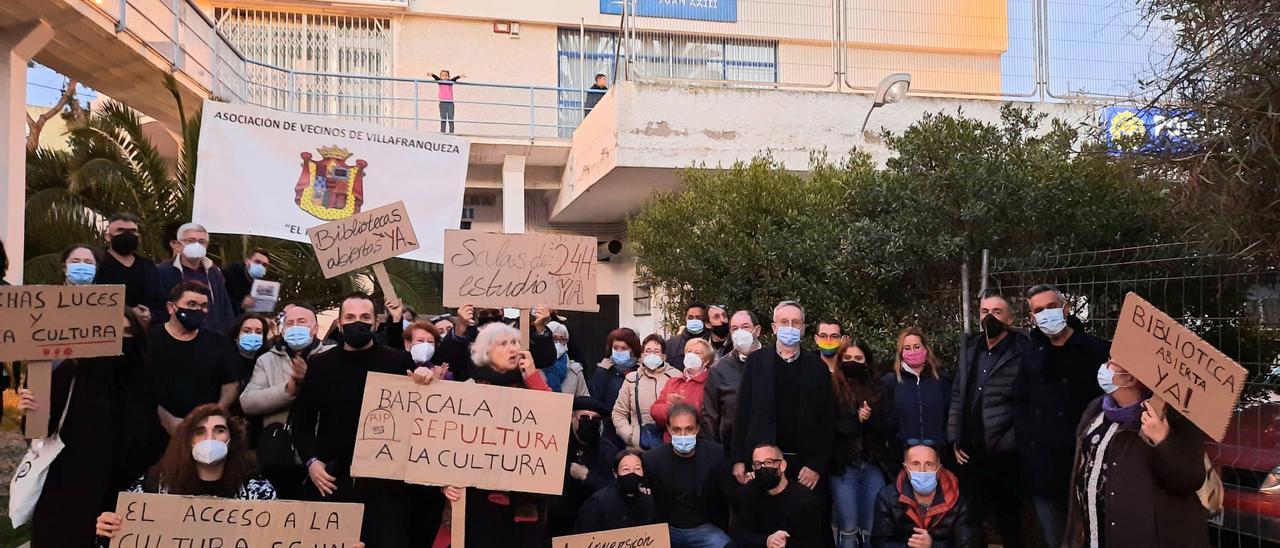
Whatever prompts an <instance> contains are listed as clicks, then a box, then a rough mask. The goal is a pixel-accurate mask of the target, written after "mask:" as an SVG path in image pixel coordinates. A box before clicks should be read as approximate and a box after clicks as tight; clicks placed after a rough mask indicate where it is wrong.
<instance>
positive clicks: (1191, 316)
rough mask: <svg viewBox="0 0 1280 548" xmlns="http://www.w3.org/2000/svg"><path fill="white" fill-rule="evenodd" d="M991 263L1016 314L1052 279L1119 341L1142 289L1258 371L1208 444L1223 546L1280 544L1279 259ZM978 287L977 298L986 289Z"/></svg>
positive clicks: (1143, 256) (1206, 248)
mask: <svg viewBox="0 0 1280 548" xmlns="http://www.w3.org/2000/svg"><path fill="white" fill-rule="evenodd" d="M991 264H992V266H991V268H990V272H989V273H988V275H987V276H986V282H987V283H986V289H987V290H988V291H993V292H999V293H1000V294H1003V295H1005V296H1007V297H1009V298H1010V301H1011V302H1012V304H1013V306H1014V308H1015V315H1016V317H1019V318H1030V317H1031V315H1030V314H1029V313H1028V312H1027V310H1026V300H1025V299H1020V298H1015V297H1020V296H1022V295H1023V294H1025V292H1026V290H1027V289H1028V288H1030V287H1032V286H1034V285H1036V284H1041V283H1052V284H1054V285H1056V286H1057V287H1058V288H1059V289H1061V290H1062V292H1063V293H1064V294H1065V295H1066V297H1067V300H1068V301H1070V302H1071V303H1072V304H1073V307H1074V309H1075V310H1076V312H1077V314H1078V315H1079V317H1080V318H1081V319H1082V320H1084V321H1085V323H1086V325H1087V329H1088V330H1089V331H1090V332H1092V333H1094V334H1096V335H1098V336H1101V337H1105V338H1110V337H1111V334H1112V333H1113V332H1114V331H1115V327H1116V322H1117V317H1118V315H1119V313H1120V307H1121V304H1122V303H1123V301H1124V297H1125V294H1127V293H1128V292H1130V291H1132V292H1135V293H1137V294H1138V295H1141V296H1142V297H1143V298H1145V299H1147V300H1148V301H1150V302H1151V303H1152V304H1154V305H1156V306H1158V307H1159V308H1160V309H1161V310H1164V311H1165V312H1166V313H1168V314H1169V315H1170V316H1173V317H1174V318H1176V319H1178V320H1179V321H1180V322H1181V323H1183V325H1186V326H1187V327H1189V328H1191V329H1192V330H1194V331H1196V332H1197V333H1198V334H1199V335H1200V336H1201V337H1203V338H1204V339H1205V340H1206V341H1208V342H1210V343H1211V344H1213V345H1214V346H1216V347H1217V348H1218V349H1219V350H1221V351H1222V352H1224V353H1226V354H1227V355H1228V356H1230V357H1231V358H1233V359H1235V360H1236V361H1237V362H1239V363H1240V364H1241V365H1243V366H1244V367H1245V368H1246V369H1248V370H1249V372H1250V377H1249V381H1248V383H1247V384H1246V388H1245V393H1244V396H1243V397H1242V398H1241V402H1240V404H1239V405H1238V406H1237V409H1236V413H1235V415H1234V416H1233V418H1232V422H1231V425H1230V427H1229V428H1228V430H1227V435H1226V438H1225V439H1224V440H1223V441H1222V443H1211V444H1210V445H1209V446H1208V455H1209V457H1210V459H1212V460H1213V462H1214V464H1215V465H1216V466H1217V467H1218V469H1219V471H1220V473H1221V474H1222V480H1223V483H1224V485H1225V495H1224V511H1223V513H1222V514H1221V515H1220V516H1215V518H1214V519H1213V521H1214V522H1215V523H1216V524H1217V527H1214V528H1213V530H1212V533H1211V534H1212V537H1213V540H1214V541H1215V542H1216V543H1217V544H1218V545H1219V546H1236V545H1243V546H1262V545H1265V544H1266V543H1268V542H1276V541H1280V477H1277V475H1276V468H1277V466H1278V465H1280V375H1278V373H1280V270H1278V268H1280V267H1278V266H1277V265H1278V263H1277V260H1276V259H1275V258H1274V257H1271V256H1268V255H1265V254H1263V253H1260V252H1258V251H1257V250H1256V249H1248V248H1245V249H1241V248H1240V246H1237V245H1208V244H1206V243H1205V242H1194V243H1181V244H1172V245H1156V246H1145V247H1128V248H1122V249H1111V250H1104V251H1090V252H1082V253H1069V254H1063V255H1054V256H1050V257H1044V258H1036V259H1002V258H999V257H996V258H993V259H992V261H991ZM979 279H980V280H981V276H979ZM975 289H976V290H975V292H974V293H973V296H974V300H973V301H972V302H976V298H977V296H978V290H980V289H981V288H975ZM974 310H975V314H976V307H975V308H974ZM1028 327H1029V326H1028Z"/></svg>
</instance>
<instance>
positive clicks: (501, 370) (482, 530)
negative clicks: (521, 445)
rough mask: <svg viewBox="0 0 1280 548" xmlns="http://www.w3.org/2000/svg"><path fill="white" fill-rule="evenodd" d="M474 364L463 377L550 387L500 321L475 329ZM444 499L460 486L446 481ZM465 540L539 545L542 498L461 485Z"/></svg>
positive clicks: (516, 335) (543, 526)
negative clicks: (453, 485) (465, 488)
mask: <svg viewBox="0 0 1280 548" xmlns="http://www.w3.org/2000/svg"><path fill="white" fill-rule="evenodd" d="M471 358H472V360H471V361H473V362H475V364H476V368H475V371H474V373H473V375H472V377H471V379H470V380H469V381H468V382H474V383H479V384H488V385H493V386H505V387H508V388H520V389H523V390H540V391H543V392H551V387H549V386H547V383H546V380H545V379H544V378H543V376H542V375H539V374H538V370H537V368H536V367H534V363H533V356H532V355H531V354H530V353H529V352H527V351H524V350H522V349H521V347H520V332H519V331H517V330H516V329H515V328H514V327H511V326H509V325H506V324H504V323H501V322H492V323H490V324H488V325H486V326H485V327H483V328H481V329H480V333H479V335H477V337H476V342H475V344H473V345H472V346H471ZM444 495H445V498H447V499H448V500H449V501H452V502H456V501H458V500H461V498H462V496H463V491H462V490H461V489H459V488H457V487H445V488H444ZM466 497H467V502H466V508H467V512H466V516H467V518H466V531H467V544H468V545H471V546H506V547H515V548H535V547H536V548H543V547H544V546H545V545H546V543H547V541H548V537H547V500H546V497H544V496H541V495H534V494H529V493H513V492H507V491H489V490H486V489H476V488H471V489H467V490H466Z"/></svg>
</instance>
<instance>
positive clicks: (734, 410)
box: [699, 351, 746, 447]
mask: <svg viewBox="0 0 1280 548" xmlns="http://www.w3.org/2000/svg"><path fill="white" fill-rule="evenodd" d="M745 368H746V363H745V360H742V359H739V358H738V353H737V352H732V351H731V352H730V353H729V354H726V355H725V356H723V357H721V358H720V359H718V360H716V363H715V365H713V366H712V367H711V372H710V373H707V380H706V382H704V383H703V384H702V422H701V426H700V427H699V429H700V432H701V433H702V434H705V435H706V436H707V437H710V438H711V439H712V440H715V441H716V442H718V443H720V445H723V446H725V447H732V446H733V445H732V444H733V441H732V440H733V421H734V419H736V418H737V414H738V387H739V386H741V385H742V371H743V369H745Z"/></svg>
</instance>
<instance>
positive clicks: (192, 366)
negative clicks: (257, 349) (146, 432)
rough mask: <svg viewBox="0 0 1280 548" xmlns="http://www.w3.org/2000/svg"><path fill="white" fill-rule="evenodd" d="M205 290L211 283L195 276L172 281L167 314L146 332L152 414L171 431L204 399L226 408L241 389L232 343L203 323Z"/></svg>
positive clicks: (207, 300)
mask: <svg viewBox="0 0 1280 548" xmlns="http://www.w3.org/2000/svg"><path fill="white" fill-rule="evenodd" d="M209 295H210V292H209V288H208V287H207V286H205V285H204V284H202V283H199V282H182V283H180V284H178V285H176V286H174V288H173V290H172V291H171V292H170V294H169V302H168V303H167V304H166V307H167V308H168V320H167V321H165V322H164V323H162V324H158V325H153V326H151V331H150V332H149V333H148V339H149V340H150V342H151V345H150V346H151V347H150V353H149V354H150V356H149V357H150V367H151V369H152V370H153V373H152V374H151V375H150V378H151V379H152V382H153V383H154V385H155V403H156V404H157V408H156V414H157V415H158V416H159V417H160V424H161V426H163V427H164V429H165V431H166V432H168V433H170V434H172V433H173V431H174V429H176V428H177V427H178V425H179V424H181V423H182V417H185V416H187V413H190V412H191V410H192V409H195V408H196V407H199V406H200V405H203V404H206V403H216V404H218V405H219V406H220V407H222V408H223V409H230V408H231V404H232V403H233V402H235V400H236V398H237V397H238V396H239V395H240V394H239V389H240V381H239V379H240V374H239V371H238V369H239V365H238V363H237V360H236V355H235V352H234V351H233V350H232V346H231V343H229V342H227V339H226V338H224V337H223V336H222V335H219V334H217V333H215V332H213V331H212V330H209V329H203V328H201V325H203V324H204V318H205V314H207V313H208V311H209ZM166 443H167V440H166Z"/></svg>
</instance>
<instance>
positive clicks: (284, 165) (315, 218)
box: [192, 101, 471, 263]
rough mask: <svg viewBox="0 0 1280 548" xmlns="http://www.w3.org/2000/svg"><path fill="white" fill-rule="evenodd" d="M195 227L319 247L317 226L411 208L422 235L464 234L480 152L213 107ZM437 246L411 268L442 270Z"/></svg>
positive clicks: (368, 129) (348, 125) (420, 135)
mask: <svg viewBox="0 0 1280 548" xmlns="http://www.w3.org/2000/svg"><path fill="white" fill-rule="evenodd" d="M201 124H202V125H201V128H200V150H199V157H198V158H199V163H198V167H197V170H196V189H195V206H194V211H193V214H192V220H194V221H195V222H198V223H201V224H203V225H204V226H205V227H206V228H208V229H209V231H210V232H219V233H229V234H250V235H256V236H271V237H274V238H283V239H286V240H293V241H297V242H308V243H309V242H310V240H309V239H308V238H307V234H306V230H307V228H310V227H312V226H315V225H318V224H321V223H326V222H329V221H336V220H338V219H345V218H347V217H350V216H352V215H355V214H357V213H360V212H361V211H364V210H366V209H370V208H372V207H373V206H381V205H384V204H390V203H393V202H397V201H403V202H404V205H405V207H406V208H407V209H408V210H409V211H412V212H413V226H414V228H416V229H417V230H418V233H419V234H427V235H436V234H441V233H443V232H444V230H445V229H450V228H458V226H459V222H460V220H461V218H462V192H463V187H464V186H465V184H466V178H467V162H468V159H469V156H470V150H471V145H470V142H468V141H467V140H466V139H463V138H460V137H455V136H452V135H440V134H435V133H425V132H416V131H410V130H404V129H395V128H389V127H385V126H379V125H374V124H367V123H362V122H354V121H349V120H342V119H337V118H324V117H319V116H309V115H305V114H295V113H289V112H281V111H277V110H269V109H264V108H258V107H253V106H248V105H232V104H227V103H219V102H215V101H205V103H204V115H203V118H202V121H201ZM443 256H444V241H443V240H442V239H441V238H438V237H431V238H427V239H425V240H424V241H423V242H422V246H421V247H420V248H418V249H417V250H415V251H412V252H409V253H406V254H404V255H403V257H404V258H406V259H411V260H416V261H427V262H434V263H439V262H441V261H442V258H443Z"/></svg>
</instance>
